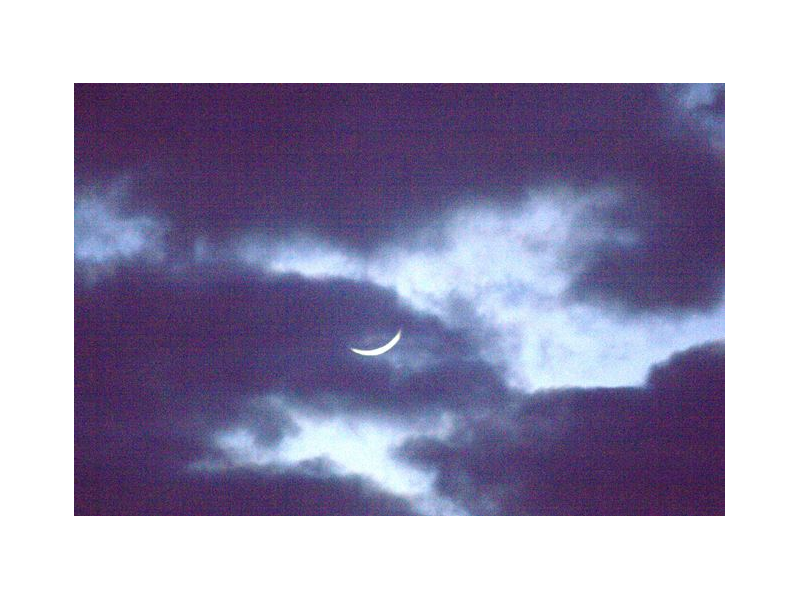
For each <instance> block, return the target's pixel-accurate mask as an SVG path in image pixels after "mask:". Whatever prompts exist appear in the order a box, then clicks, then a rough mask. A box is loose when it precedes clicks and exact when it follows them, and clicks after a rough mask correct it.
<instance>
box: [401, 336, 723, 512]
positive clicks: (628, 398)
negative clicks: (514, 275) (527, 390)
mask: <svg viewBox="0 0 800 600" xmlns="http://www.w3.org/2000/svg"><path fill="white" fill-rule="evenodd" d="M724 398H725V357H724V347H723V346H722V345H721V344H711V345H705V346H700V347H695V348H693V349H690V350H688V351H686V352H682V353H679V354H677V355H675V356H673V357H672V358H671V359H670V361H668V362H667V363H665V364H662V365H658V366H656V367H655V368H654V369H653V371H652V372H651V375H650V378H649V380H648V383H647V385H645V386H643V387H637V388H597V389H581V388H572V389H561V390H552V391H542V392H538V393H536V394H533V395H531V396H530V397H529V398H527V399H525V400H524V401H522V402H519V403H517V404H516V405H513V406H509V407H508V408H507V409H506V410H502V411H498V412H496V413H494V414H488V415H483V416H481V417H478V418H473V419H470V418H465V419H464V420H463V421H462V423H461V424H460V426H459V427H457V428H456V429H455V430H454V431H453V432H452V433H451V434H450V436H448V437H447V438H446V439H431V438H425V437H420V438H417V439H414V440H410V441H408V442H407V443H406V444H405V446H404V447H403V449H402V450H401V451H400V455H401V456H403V457H405V458H406V459H407V460H410V461H411V462H412V463H413V464H416V465H418V466H421V467H426V468H428V469H431V470H432V472H433V473H435V475H436V486H437V490H438V491H439V492H440V493H441V494H443V495H445V496H448V497H450V498H452V499H454V500H455V501H457V502H459V503H462V504H464V505H465V506H467V507H468V509H469V510H470V512H472V513H488V514H495V513H496V514H572V515H580V514H600V515H612V514H624V515H630V514H688V515H696V514H724V506H725V487H724V470H725V466H724V464H725V453H724V447H725V445H724V435H725V426H724V410H725V409H724Z"/></svg>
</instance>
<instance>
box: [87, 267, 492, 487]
mask: <svg viewBox="0 0 800 600" xmlns="http://www.w3.org/2000/svg"><path fill="white" fill-rule="evenodd" d="M398 323H401V324H402V326H403V330H404V338H403V342H404V345H403V348H402V349H401V348H397V350H398V351H397V352H394V351H393V353H392V355H391V356H388V355H387V356H386V357H381V358H378V359H375V358H372V359H365V358H364V357H359V356H357V355H355V354H353V353H352V352H350V351H349V350H348V347H349V346H352V345H354V343H355V341H356V340H358V339H367V340H368V339H369V336H370V335H375V334H376V332H377V333H380V332H383V331H393V330H394V328H395V327H397V324H398ZM406 356H410V357H412V358H413V360H408V361H406V360H405V357H406ZM423 358H424V361H423V360H422V359H423ZM506 393H507V392H506V389H505V386H504V384H503V383H502V380H501V378H500V376H499V375H498V374H497V373H496V372H495V371H494V370H493V369H492V367H491V366H490V365H488V364H486V363H484V362H482V361H481V360H480V358H479V357H478V356H477V353H476V350H475V342H474V340H473V339H472V337H471V335H470V334H468V333H467V332H464V331H460V330H457V329H451V328H448V327H447V326H445V325H444V324H443V323H441V322H440V321H438V320H437V319H435V318H433V317H430V316H425V315H420V314H418V313H416V312H414V311H413V310H412V309H410V308H409V307H406V306H403V305H402V304H401V303H400V302H399V300H398V299H397V297H396V296H394V295H393V294H392V293H391V292H389V291H387V290H384V289H381V288H377V287H375V286H373V285H369V284H364V283H356V282H348V281H343V280H326V281H313V280H309V279H305V278H302V277H299V276H296V275H295V276H276V277H265V276H264V275H263V274H261V273H259V272H256V271H252V270H248V269H244V268H242V267H241V266H236V265H235V264H230V263H214V264H213V265H209V264H206V263H204V264H202V265H200V266H199V267H188V268H186V269H171V270H168V271H165V270H163V269H161V268H157V267H154V266H147V265H142V264H136V265H123V266H120V267H119V268H117V269H116V270H115V272H113V273H111V274H108V275H107V276H105V277H103V278H101V279H99V280H97V281H92V282H91V285H88V284H84V283H82V282H81V281H80V280H79V281H78V283H77V286H76V295H75V423H76V425H75V436H76V442H75V443H76V465H77V462H78V461H81V462H83V463H86V464H87V465H89V466H91V465H98V464H107V463H110V462H113V460H114V457H115V456H119V455H120V454H127V455H130V456H140V457H142V459H143V460H144V459H146V458H147V457H148V453H149V452H151V451H156V452H160V451H161V450H162V449H163V451H165V452H168V453H169V455H170V457H171V460H175V463H174V464H172V468H173V469H174V470H175V472H176V473H179V472H180V471H181V469H182V468H184V467H185V466H186V465H187V464H191V463H197V462H203V461H206V460H211V459H214V457H219V456H220V455H223V456H224V457H225V458H224V462H225V463H226V464H232V465H234V466H236V465H238V466H240V467H248V468H251V467H253V468H255V467H257V468H265V467H275V466H276V465H278V464H281V465H284V466H286V465H288V466H291V465H294V464H296V463H297V462H298V461H303V460H310V459H314V458H318V457H321V456H325V455H328V457H329V459H331V460H332V461H334V463H335V464H336V465H337V467H341V469H342V470H343V474H344V475H347V476H349V475H350V474H355V473H358V474H360V475H366V476H370V477H371V479H372V481H373V483H375V482H377V483H380V484H384V485H386V486H387V488H388V489H393V490H395V491H398V492H407V493H410V492H414V493H417V494H423V493H424V489H423V488H425V487H427V484H426V483H425V482H422V483H421V484H414V483H413V481H414V479H415V477H416V478H417V479H419V474H416V475H415V474H414V473H409V472H407V471H408V468H407V467H405V466H403V465H399V466H397V467H396V468H394V470H392V469H387V468H386V465H387V464H391V463H389V462H388V461H389V460H390V458H389V456H388V452H389V450H390V447H391V446H392V445H395V444H398V443H400V442H402V441H403V440H404V439H405V438H407V437H408V436H409V435H411V434H412V433H415V432H416V433H419V432H421V431H430V430H431V427H432V425H431V424H434V425H435V424H436V423H437V422H438V421H439V420H440V419H441V417H442V414H443V413H445V412H447V411H448V410H459V409H462V408H464V407H467V406H469V405H470V404H473V403H476V402H484V401H502V398H503V396H504V394H506ZM276 398H277V399H278V400H277V401H276ZM347 415H350V417H348V418H344V417H343V416H347ZM343 418H344V420H343ZM351 431H352V432H354V435H350V432H351ZM231 432H233V433H237V432H239V434H238V438H237V437H236V436H233V438H231V435H230V434H231ZM225 435H228V437H227V438H225ZM221 436H222V437H221ZM148 440H150V441H148ZM220 441H222V443H220ZM365 441H366V442H369V444H368V446H369V448H370V449H371V452H372V454H371V455H369V456H368V455H364V456H363V458H364V459H365V460H362V461H359V460H357V458H358V455H354V454H353V453H352V449H353V448H354V447H356V446H357V445H358V444H361V443H364V442H365ZM140 444H145V445H146V446H147V448H149V449H146V450H141V449H140V448H139V445H140ZM148 444H149V446H148ZM171 444H172V445H176V447H177V449H176V450H175V451H171V450H169V449H168V447H169V446H170V445H171ZM260 452H266V453H267V454H266V455H265V456H266V458H264V457H259V453H260ZM220 453H221V454H220ZM237 453H238V454H237ZM159 460H160V459H159ZM93 468H96V467H91V468H90V467H87V469H89V470H91V469H93ZM76 471H78V472H80V473H84V474H85V473H87V470H86V469H78V468H77V466H76ZM409 485H412V486H413V489H412V488H410V487H409ZM428 500H429V499H426V501H428Z"/></svg>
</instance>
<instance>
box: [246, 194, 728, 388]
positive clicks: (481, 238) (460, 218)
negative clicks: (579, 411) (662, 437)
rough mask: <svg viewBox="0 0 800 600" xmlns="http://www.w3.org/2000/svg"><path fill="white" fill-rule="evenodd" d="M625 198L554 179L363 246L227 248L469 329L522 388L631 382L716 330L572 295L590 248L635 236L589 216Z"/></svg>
mask: <svg viewBox="0 0 800 600" xmlns="http://www.w3.org/2000/svg"><path fill="white" fill-rule="evenodd" d="M624 203H625V200H624V199H623V198H622V197H621V196H620V194H619V193H618V192H617V191H615V190H603V189H597V190H590V191H586V192H583V193H578V192H577V191H575V190H570V189H568V188H553V189H547V190H541V191H539V192H535V193H531V195H530V197H529V199H528V201H527V202H525V203H521V204H519V205H517V206H514V207H496V206H495V207H493V206H491V205H481V204H475V205H470V206H468V207H460V208H458V209H456V210H453V211H451V212H449V213H446V214H445V215H444V216H443V217H442V218H441V219H439V220H433V221H431V222H430V223H429V224H428V226H427V227H424V228H421V229H420V230H418V231H416V232H415V233H414V234H413V235H409V236H407V238H405V239H403V240H396V241H394V242H387V244H386V245H384V246H379V247H378V248H376V249H375V250H374V251H372V252H368V253H360V252H357V251H355V250H352V249H348V248H347V247H345V246H336V245H334V244H332V243H330V242H326V241H325V240H322V239H316V238H314V237H312V236H302V237H290V238H288V239H282V238H278V237H273V238H270V239H265V238H263V237H259V236H255V235H253V236H250V237H249V238H245V239H244V240H242V241H241V242H239V243H238V245H236V247H235V249H234V253H235V254H236V256H238V257H239V258H240V259H241V260H242V261H243V262H245V263H246V264H250V265H253V266H256V267H258V268H260V269H262V270H263V271H264V272H265V273H268V274H269V273H276V272H277V273H298V274H302V275H303V276H306V277H311V278H315V279H318V280H324V279H326V278H327V279H330V278H338V277H344V278H348V279H352V280H356V281H363V282H368V283H371V284H374V285H377V286H381V287H382V288H385V289H389V290H392V291H394V292H395V293H396V294H397V295H398V297H399V298H400V299H401V300H402V301H403V302H405V303H407V304H408V305H410V306H411V307H413V308H414V309H415V310H417V311H419V312H421V313H424V314H430V315H435V316H436V317H437V318H438V319H441V320H442V321H443V322H444V323H447V324H448V325H450V326H452V327H457V328H465V329H469V330H471V331H473V332H475V333H476V338H477V339H478V341H479V342H480V356H481V358H482V359H483V360H485V361H486V362H487V363H489V364H492V365H494V366H495V367H497V368H499V369H501V370H502V371H503V372H504V375H505V379H506V381H507V382H508V383H509V384H510V385H512V386H514V387H518V388H520V389H523V390H527V391H534V390H535V389H538V388H542V387H552V386H563V385H570V384H573V385H574V384H576V383H578V384H580V385H584V386H591V385H605V386H611V385H636V384H639V383H641V382H642V381H643V380H644V378H645V376H646V374H647V370H648V369H649V367H650V365H651V364H653V363H654V362H656V361H658V360H662V359H663V358H665V357H667V356H669V354H671V353H672V352H674V351H675V350H677V349H680V348H685V347H687V346H690V345H693V344H697V343H702V342H705V341H709V340H714V339H719V338H721V337H723V336H724V311H723V309H722V308H721V307H717V308H715V309H714V310H711V311H707V312H705V313H700V314H691V313H690V314H683V313H680V312H674V311H673V312H664V313H656V314H648V313H645V314H641V313H637V314H636V315H635V318H634V317H632V316H631V315H629V314H627V313H626V312H624V311H622V312H620V311H609V310H607V309H606V307H604V306H595V305H593V304H585V303H578V302H575V301H574V300H573V298H572V294H573V286H574V282H575V281H576V279H577V278H580V277H582V276H583V275H582V270H581V269H582V268H583V257H584V256H586V255H588V253H590V252H591V249H593V248H596V247H598V246H603V247H614V248H619V249H622V248H626V247H628V246H631V245H635V244H636V243H637V238H636V235H635V233H634V232H633V231H632V230H626V229H620V228H615V227H613V226H610V225H608V224H606V223H604V222H603V221H602V220H599V221H598V220H593V219H590V218H589V216H591V215H592V214H595V213H596V212H597V211H598V210H610V208H609V207H613V206H619V205H622V204H624ZM620 251H622V250H620ZM632 276H634V275H632ZM381 343H382V342H381Z"/></svg>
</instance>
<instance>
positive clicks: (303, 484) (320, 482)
mask: <svg viewBox="0 0 800 600" xmlns="http://www.w3.org/2000/svg"><path fill="white" fill-rule="evenodd" d="M75 514H76V515H230V514H235V515H410V514H415V512H414V509H413V508H412V506H411V504H410V502H409V501H408V500H406V499H404V498H401V497H398V496H394V495H392V494H389V493H386V492H384V491H381V490H379V489H377V488H376V487H375V486H374V485H372V484H370V483H369V482H368V481H365V480H364V479H363V478H361V477H357V476H339V475H335V474H331V473H327V472H325V469H324V465H323V466H319V465H315V464H313V463H312V464H306V465H300V466H298V467H295V468H293V469H290V470H283V471H281V470H276V469H269V468H262V469H249V468H236V469H230V470H225V471H214V472H209V471H186V470H183V471H179V472H177V473H176V472H168V473H165V472H155V473H154V472H152V471H148V470H144V469H142V466H141V465H135V466H134V465H132V466H129V467H124V468H121V467H120V466H119V465H98V466H95V467H94V468H93V469H90V470H86V471H82V472H80V473H79V476H78V477H76V480H75Z"/></svg>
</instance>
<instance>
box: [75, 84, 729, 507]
mask: <svg viewBox="0 0 800 600" xmlns="http://www.w3.org/2000/svg"><path fill="white" fill-rule="evenodd" d="M724 97H725V90H724V86H722V85H716V84H686V85H661V86H650V85H631V86H628V85H506V86H502V85H484V86H475V85H448V86H434V85H424V86H410V85H394V86H392V85H377V86H375V85H373V86H362V85H352V86H328V85H317V86H298V85H286V86H279V85H256V86H238V85H223V86H209V85H174V86H167V85H146V86H145V85H76V87H75V513H76V514H724V388H725V376H724V358H725V356H724V355H725V350H724V332H725V318H724V313H725V309H724V258H725V252H724V242H725V230H724V208H725V202H724V200H725V189H724V181H725V177H724V175H725V173H724V158H725V157H724V110H725V102H724ZM400 328H402V331H403V336H402V339H401V340H400V342H399V343H398V344H397V346H396V347H394V348H393V349H392V350H390V351H389V352H387V353H385V354H383V355H381V356H374V357H373V356H358V355H356V354H354V353H352V352H350V350H349V348H350V347H358V348H370V347H377V346H380V345H382V344H384V343H386V342H387V341H388V340H390V339H391V338H392V337H393V336H394V335H395V333H396V332H397V331H398V330H399V329H400Z"/></svg>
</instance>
